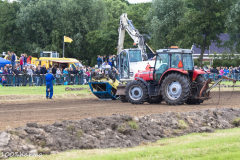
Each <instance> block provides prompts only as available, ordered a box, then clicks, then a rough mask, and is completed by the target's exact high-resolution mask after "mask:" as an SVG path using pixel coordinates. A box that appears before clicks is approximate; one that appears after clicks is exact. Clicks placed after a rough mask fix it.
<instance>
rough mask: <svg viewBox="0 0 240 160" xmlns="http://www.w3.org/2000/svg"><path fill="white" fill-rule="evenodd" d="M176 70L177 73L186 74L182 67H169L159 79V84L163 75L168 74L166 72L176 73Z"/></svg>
mask: <svg viewBox="0 0 240 160" xmlns="http://www.w3.org/2000/svg"><path fill="white" fill-rule="evenodd" d="M176 72H179V73H182V74H188V72H187V71H186V70H183V69H178V68H169V69H168V70H166V71H165V72H164V73H163V74H162V76H161V78H160V80H159V84H160V83H161V81H162V80H163V77H164V76H165V75H166V74H168V73H176Z"/></svg>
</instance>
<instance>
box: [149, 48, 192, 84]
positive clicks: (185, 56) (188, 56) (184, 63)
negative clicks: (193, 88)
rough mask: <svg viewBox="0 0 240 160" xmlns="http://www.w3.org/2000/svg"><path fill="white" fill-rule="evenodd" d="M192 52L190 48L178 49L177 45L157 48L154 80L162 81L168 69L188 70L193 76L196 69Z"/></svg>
mask: <svg viewBox="0 0 240 160" xmlns="http://www.w3.org/2000/svg"><path fill="white" fill-rule="evenodd" d="M192 52H193V51H192V50H190V49H178V47H176V46H174V47H171V48H170V49H160V50H157V55H156V57H155V66H154V67H152V68H154V70H153V73H154V74H153V80H154V81H155V82H158V83H160V80H161V77H162V76H163V75H164V73H165V72H166V71H167V70H169V71H171V72H174V71H177V72H188V73H189V75H190V76H192V75H193V74H192V73H193V70H194V64H193V57H192Z"/></svg>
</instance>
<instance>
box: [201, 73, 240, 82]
mask: <svg viewBox="0 0 240 160" xmlns="http://www.w3.org/2000/svg"><path fill="white" fill-rule="evenodd" d="M203 76H204V77H205V78H206V79H209V78H211V79H212V80H214V81H217V80H218V79H219V78H221V76H226V77H229V78H233V79H236V80H237V81H239V80H240V73H232V74H223V75H219V74H216V73H206V74H204V75H203ZM224 81H227V80H224Z"/></svg>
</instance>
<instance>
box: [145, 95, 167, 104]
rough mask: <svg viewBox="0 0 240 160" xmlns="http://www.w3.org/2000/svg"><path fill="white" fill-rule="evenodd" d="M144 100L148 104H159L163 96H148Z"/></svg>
mask: <svg viewBox="0 0 240 160" xmlns="http://www.w3.org/2000/svg"><path fill="white" fill-rule="evenodd" d="M146 101H147V102H148V103H149V104H159V103H161V102H162V101H163V98H162V95H159V96H157V97H148V98H147V99H146Z"/></svg>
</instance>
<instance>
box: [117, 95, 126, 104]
mask: <svg viewBox="0 0 240 160" xmlns="http://www.w3.org/2000/svg"><path fill="white" fill-rule="evenodd" d="M119 99H120V100H121V102H122V103H126V102H128V100H127V98H126V96H123V95H121V96H119Z"/></svg>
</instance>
